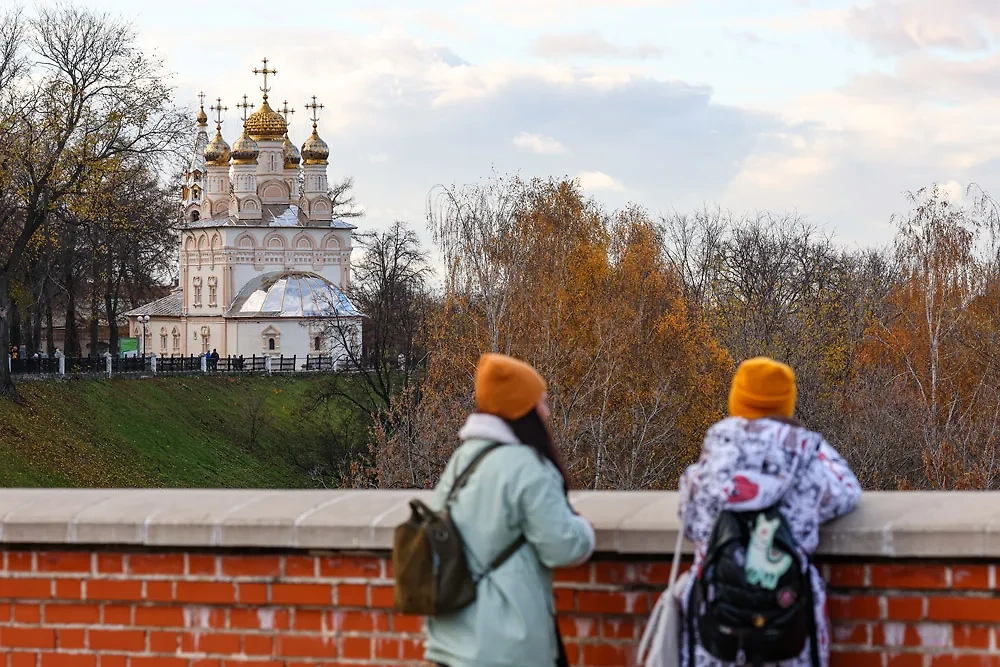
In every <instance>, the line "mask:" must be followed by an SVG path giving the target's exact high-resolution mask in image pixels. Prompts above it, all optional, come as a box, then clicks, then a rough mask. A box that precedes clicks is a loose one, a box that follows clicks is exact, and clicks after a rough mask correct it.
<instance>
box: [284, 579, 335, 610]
mask: <svg viewBox="0 0 1000 667" xmlns="http://www.w3.org/2000/svg"><path fill="white" fill-rule="evenodd" d="M271 604H287V605H312V606H317V605H324V606H330V605H332V604H333V587H332V586H330V585H329V584H272V585H271Z"/></svg>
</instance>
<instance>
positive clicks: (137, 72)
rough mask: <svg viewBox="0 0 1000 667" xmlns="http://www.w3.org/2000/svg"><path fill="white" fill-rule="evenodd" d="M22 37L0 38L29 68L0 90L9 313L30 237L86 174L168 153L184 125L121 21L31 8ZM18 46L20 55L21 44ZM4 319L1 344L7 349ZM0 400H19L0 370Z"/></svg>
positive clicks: (2, 260) (0, 300) (1, 263)
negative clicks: (123, 160) (111, 163)
mask: <svg viewBox="0 0 1000 667" xmlns="http://www.w3.org/2000/svg"><path fill="white" fill-rule="evenodd" d="M21 20H22V21H25V22H24V23H23V29H20V30H13V31H12V30H7V31H5V32H4V33H2V35H0V38H3V39H5V40H7V41H12V40H15V46H14V47H13V49H11V47H6V46H0V53H5V52H8V51H11V50H13V52H15V53H20V52H21V50H22V49H23V50H25V51H26V52H27V57H28V58H29V59H30V60H31V61H32V62H35V63H37V64H36V65H35V67H34V69H33V70H32V71H31V74H32V75H33V76H31V77H28V76H27V75H26V74H24V73H22V74H21V76H20V78H18V79H15V80H13V81H12V82H11V83H10V84H9V85H8V86H7V87H8V88H9V89H10V90H11V94H10V95H8V96H6V100H5V102H4V108H3V111H2V114H0V117H2V119H3V120H2V121H0V124H2V125H4V126H5V127H7V128H8V130H7V131H5V132H3V133H2V134H0V137H2V140H3V144H2V145H0V154H4V155H5V156H8V157H6V159H5V161H6V163H7V166H6V169H5V171H6V172H7V175H8V176H9V180H8V179H4V183H3V185H0V187H3V188H5V189H7V190H8V192H6V193H5V194H4V195H3V196H2V199H3V200H4V201H10V202H12V203H13V206H10V207H4V208H3V209H0V240H2V241H3V243H0V310H2V311H4V312H5V313H8V314H9V311H10V308H11V305H12V303H11V288H12V286H13V283H14V282H15V281H16V280H17V277H18V272H19V271H20V270H21V269H22V262H23V261H24V259H25V252H26V250H27V248H28V246H29V244H30V243H31V240H32V238H33V237H34V236H35V234H36V233H38V231H39V230H40V229H41V228H42V227H43V225H44V224H45V222H46V220H47V219H48V218H49V217H50V216H51V215H52V213H53V211H54V210H55V209H56V208H57V207H59V206H60V205H63V203H64V199H65V198H66V197H67V196H68V195H70V194H71V193H74V192H76V191H77V190H78V189H79V188H80V186H81V184H82V183H83V182H84V180H85V179H86V178H87V176H88V174H89V172H90V171H91V170H93V169H99V168H100V167H101V165H103V164H105V163H106V162H107V161H108V160H112V159H115V158H118V157H124V156H128V157H130V158H132V159H135V160H146V161H148V162H149V163H150V164H151V165H155V163H156V162H157V161H158V160H159V159H161V158H162V157H163V156H164V154H165V153H166V152H167V151H170V150H171V149H174V148H175V147H176V146H177V145H178V141H179V140H180V139H181V138H182V137H183V133H184V131H185V129H186V127H187V121H186V119H185V118H184V116H183V114H181V113H180V112H179V111H177V110H175V109H173V108H172V107H171V106H170V89H169V88H168V86H167V84H166V82H165V79H164V76H163V73H162V70H161V67H160V64H159V63H158V62H156V61H154V60H152V59H150V58H149V57H148V56H147V55H146V54H144V53H143V52H142V51H141V50H140V49H139V48H138V46H137V44H136V36H135V33H134V32H133V31H132V29H131V28H130V27H129V26H128V25H127V24H125V23H124V22H122V21H120V20H118V19H115V18H113V17H111V16H109V15H107V14H103V13H99V12H95V11H92V10H89V9H84V8H79V7H76V6H73V5H62V4H60V5H55V6H53V7H43V8H40V9H38V13H37V16H35V17H34V18H31V19H27V20H25V19H21ZM22 43H23V44H24V46H23V47H21V46H20V44H22ZM9 326H10V318H9V317H8V316H5V317H2V318H0V345H2V346H3V348H4V349H6V348H7V347H8V345H9V340H10V337H9V333H10V332H9ZM0 395H2V396H9V397H13V398H17V396H18V394H17V390H16V388H15V387H14V384H13V382H12V380H11V377H10V374H9V372H8V370H7V366H6V364H0Z"/></svg>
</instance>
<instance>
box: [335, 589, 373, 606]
mask: <svg viewBox="0 0 1000 667" xmlns="http://www.w3.org/2000/svg"><path fill="white" fill-rule="evenodd" d="M337 606H338V607H367V606H368V587H367V586H365V585H364V584H340V585H338V586H337Z"/></svg>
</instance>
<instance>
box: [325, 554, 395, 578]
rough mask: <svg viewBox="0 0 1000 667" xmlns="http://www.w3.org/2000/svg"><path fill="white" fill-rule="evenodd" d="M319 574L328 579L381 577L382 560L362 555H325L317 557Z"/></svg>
mask: <svg viewBox="0 0 1000 667" xmlns="http://www.w3.org/2000/svg"><path fill="white" fill-rule="evenodd" d="M319 576H321V577H325V578H330V579H366V580H370V579H381V578H382V561H381V560H379V559H378V558H366V557H363V556H327V557H324V558H320V559H319Z"/></svg>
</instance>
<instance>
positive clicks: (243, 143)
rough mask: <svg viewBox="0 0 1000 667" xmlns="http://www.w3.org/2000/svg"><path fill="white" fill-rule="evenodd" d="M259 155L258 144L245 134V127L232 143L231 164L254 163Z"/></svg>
mask: <svg viewBox="0 0 1000 667" xmlns="http://www.w3.org/2000/svg"><path fill="white" fill-rule="evenodd" d="M258 155H260V146H258V145H257V142H256V141H254V140H253V139H251V138H250V137H249V136H248V135H247V129H246V127H244V128H243V134H242V135H240V138H239V139H237V140H236V143H235V144H233V164H254V163H255V162H257V156H258Z"/></svg>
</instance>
